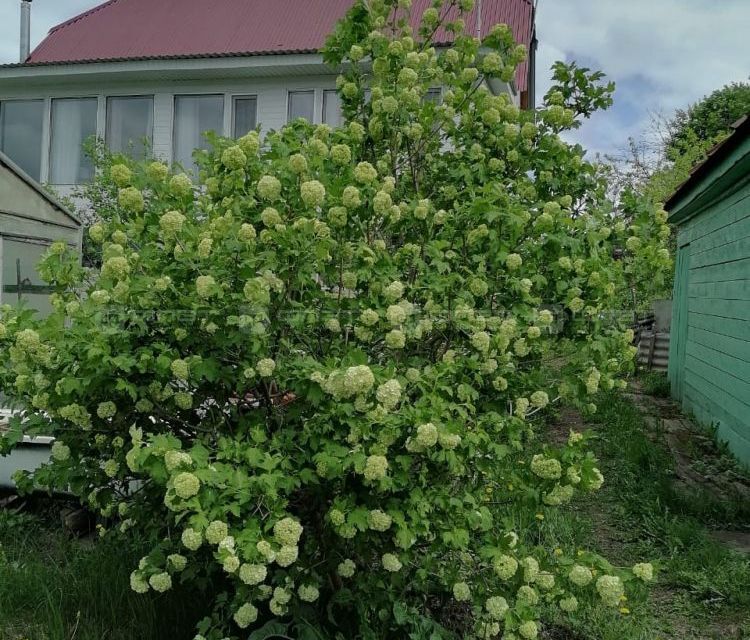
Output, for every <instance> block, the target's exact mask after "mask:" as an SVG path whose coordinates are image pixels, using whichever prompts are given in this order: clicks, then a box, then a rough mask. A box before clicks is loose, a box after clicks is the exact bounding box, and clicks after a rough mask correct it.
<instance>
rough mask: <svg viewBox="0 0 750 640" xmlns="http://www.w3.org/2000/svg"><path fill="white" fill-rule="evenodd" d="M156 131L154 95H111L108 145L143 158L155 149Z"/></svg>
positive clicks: (114, 149)
mask: <svg viewBox="0 0 750 640" xmlns="http://www.w3.org/2000/svg"><path fill="white" fill-rule="evenodd" d="M153 132H154V99H153V97H152V96H138V97H126V98H108V99H107V146H108V147H109V148H110V150H111V151H113V152H115V153H126V154H128V155H129V156H132V157H133V158H142V157H144V156H145V155H146V154H147V153H148V152H149V151H150V150H151V143H152V140H153Z"/></svg>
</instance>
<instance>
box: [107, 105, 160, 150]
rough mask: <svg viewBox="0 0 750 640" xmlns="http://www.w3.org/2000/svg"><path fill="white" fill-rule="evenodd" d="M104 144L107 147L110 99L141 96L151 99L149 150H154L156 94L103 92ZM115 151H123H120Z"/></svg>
mask: <svg viewBox="0 0 750 640" xmlns="http://www.w3.org/2000/svg"><path fill="white" fill-rule="evenodd" d="M103 97H104V144H106V145H107V148H109V105H110V101H112V100H133V99H135V100H138V99H141V100H142V99H143V98H150V99H151V152H152V153H153V150H154V131H155V129H156V95H154V94H153V93H144V94H137V93H134V94H126V95H124V94H114V95H112V94H105V95H104V96H103ZM116 153H124V152H122V151H120V152H116Z"/></svg>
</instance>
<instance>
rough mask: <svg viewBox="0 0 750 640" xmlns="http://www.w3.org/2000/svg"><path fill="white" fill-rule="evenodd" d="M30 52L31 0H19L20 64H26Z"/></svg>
mask: <svg viewBox="0 0 750 640" xmlns="http://www.w3.org/2000/svg"><path fill="white" fill-rule="evenodd" d="M30 52H31V0H21V54H20V62H22V63H23V62H26V59H27V58H28V57H29V53H30Z"/></svg>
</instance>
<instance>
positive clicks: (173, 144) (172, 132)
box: [170, 91, 227, 171]
mask: <svg viewBox="0 0 750 640" xmlns="http://www.w3.org/2000/svg"><path fill="white" fill-rule="evenodd" d="M171 96H172V127H171V130H170V138H171V140H170V142H171V144H170V151H171V154H172V160H171V163H172V164H176V163H178V162H179V159H178V158H177V153H176V151H177V136H176V135H175V133H176V128H177V101H178V100H179V99H180V98H206V97H213V98H221V110H220V113H221V127H220V128H219V130H218V131H216V133H217V134H218V135H220V136H225V135H226V128H227V122H226V120H227V117H226V116H227V114H226V110H227V94H226V93H222V92H217V91H205V92H203V93H201V92H191V93H172V94H171ZM203 133H205V132H203V131H200V132H199V135H203ZM193 151H195V148H194V149H193ZM193 166H194V163H193V161H192V158H191V160H190V166H189V167H183V169H184V170H185V171H190V170H192V168H193Z"/></svg>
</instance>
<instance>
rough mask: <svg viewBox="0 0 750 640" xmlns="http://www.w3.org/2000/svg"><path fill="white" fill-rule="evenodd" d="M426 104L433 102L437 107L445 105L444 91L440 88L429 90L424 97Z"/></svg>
mask: <svg viewBox="0 0 750 640" xmlns="http://www.w3.org/2000/svg"><path fill="white" fill-rule="evenodd" d="M424 101H425V102H432V103H433V104H435V105H440V104H442V103H443V90H442V89H441V88H440V87H436V88H433V89H428V90H427V93H426V94H425V96H424Z"/></svg>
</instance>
